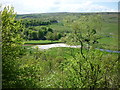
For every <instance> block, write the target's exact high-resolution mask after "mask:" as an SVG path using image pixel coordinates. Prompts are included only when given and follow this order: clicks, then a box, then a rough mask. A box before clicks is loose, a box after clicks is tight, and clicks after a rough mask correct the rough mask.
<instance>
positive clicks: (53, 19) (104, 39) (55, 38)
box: [0, 7, 120, 89]
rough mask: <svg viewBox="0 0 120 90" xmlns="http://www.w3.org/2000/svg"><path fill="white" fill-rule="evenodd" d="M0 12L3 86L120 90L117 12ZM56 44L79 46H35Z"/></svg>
mask: <svg viewBox="0 0 120 90" xmlns="http://www.w3.org/2000/svg"><path fill="white" fill-rule="evenodd" d="M0 13H1V20H2V22H1V27H2V29H1V31H2V35H1V36H2V88H3V89H4V88H89V89H95V88H105V89H108V88H114V89H118V88H120V84H119V72H118V70H119V67H120V65H119V62H118V60H119V54H120V53H113V52H105V51H100V49H101V48H102V49H107V50H116V51H119V50H120V49H119V47H118V23H119V22H118V13H116V12H115V13H109V12H104V13H67V12H64V13H43V14H25V15H24V14H23V15H16V14H15V12H14V8H10V7H5V8H4V10H3V11H2V12H0ZM0 34H1V33H0ZM58 42H59V43H65V44H67V45H80V46H81V47H79V48H69V47H54V48H50V49H46V50H41V49H39V47H36V48H33V46H34V45H35V44H36V43H37V44H39V45H41V44H51V43H52V44H53V43H58Z"/></svg>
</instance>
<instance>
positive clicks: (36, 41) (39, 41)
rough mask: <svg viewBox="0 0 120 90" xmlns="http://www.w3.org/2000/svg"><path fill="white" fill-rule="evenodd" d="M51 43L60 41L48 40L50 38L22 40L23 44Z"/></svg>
mask: <svg viewBox="0 0 120 90" xmlns="http://www.w3.org/2000/svg"><path fill="white" fill-rule="evenodd" d="M52 43H60V41H58V40H55V41H50V40H30V41H24V44H52Z"/></svg>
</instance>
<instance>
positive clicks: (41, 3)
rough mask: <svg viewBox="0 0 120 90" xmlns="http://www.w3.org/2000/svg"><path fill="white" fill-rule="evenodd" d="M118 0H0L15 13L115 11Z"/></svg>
mask: <svg viewBox="0 0 120 90" xmlns="http://www.w3.org/2000/svg"><path fill="white" fill-rule="evenodd" d="M118 1H119V0H1V1H0V3H1V4H2V6H3V7H4V6H6V5H10V6H13V7H14V9H15V12H17V14H29V13H48V12H117V11H118Z"/></svg>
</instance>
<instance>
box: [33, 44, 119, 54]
mask: <svg viewBox="0 0 120 90" xmlns="http://www.w3.org/2000/svg"><path fill="white" fill-rule="evenodd" d="M36 47H38V48H39V49H49V48H53V47H70V48H80V47H81V46H80V45H77V46H70V45H67V44H65V43H56V44H47V45H34V46H33V48H36ZM96 49H98V48H96ZM99 50H100V51H105V52H110V53H120V51H112V50H106V49H99Z"/></svg>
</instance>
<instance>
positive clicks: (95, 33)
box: [66, 15, 102, 59]
mask: <svg viewBox="0 0 120 90" xmlns="http://www.w3.org/2000/svg"><path fill="white" fill-rule="evenodd" d="M101 20H102V18H101V16H100V15H89V16H81V17H80V18H78V19H75V18H73V20H71V19H69V20H66V22H67V23H68V24H69V26H70V27H71V28H72V29H73V32H72V33H71V34H69V40H68V42H69V43H71V42H72V43H74V44H80V45H81V49H80V52H81V55H82V56H83V58H84V59H87V58H86V57H85V55H84V53H83V48H87V50H88V51H90V49H92V48H94V45H95V44H96V43H98V41H97V39H99V34H100V33H99V32H100V30H101V25H102V24H101Z"/></svg>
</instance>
